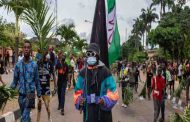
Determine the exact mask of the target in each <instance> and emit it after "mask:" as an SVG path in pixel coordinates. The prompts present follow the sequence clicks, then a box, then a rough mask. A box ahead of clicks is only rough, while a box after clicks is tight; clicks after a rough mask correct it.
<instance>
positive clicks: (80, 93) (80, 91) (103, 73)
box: [74, 62, 119, 111]
mask: <svg viewBox="0 0 190 122" xmlns="http://www.w3.org/2000/svg"><path fill="white" fill-rule="evenodd" d="M87 70H88V71H89V72H90V70H91V69H90V68H89V67H88V68H83V69H82V70H81V72H80V73H79V75H78V79H77V83H76V86H75V93H74V103H75V107H76V109H80V108H79V103H80V99H81V98H84V97H86V98H87V102H86V103H87V104H88V103H89V102H88V101H89V100H88V98H89V91H88V89H86V87H85V83H86V82H85V81H87V82H91V81H89V78H87V80H86V75H88V77H91V76H90V75H89V74H90V73H86V71H87ZM97 79H98V82H99V83H100V85H99V86H100V88H99V89H100V91H99V96H97V97H96V104H98V100H99V99H100V98H101V99H102V100H103V101H104V105H102V106H100V109H102V110H104V111H111V109H112V108H113V106H114V105H115V104H116V103H117V101H118V99H119V94H118V91H117V88H116V82H115V80H114V78H113V76H112V75H111V73H110V71H109V70H108V69H107V68H106V67H105V66H104V64H102V63H101V62H100V64H99V65H98V73H97Z"/></svg>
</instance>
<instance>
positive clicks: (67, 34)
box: [57, 23, 77, 46]
mask: <svg viewBox="0 0 190 122" xmlns="http://www.w3.org/2000/svg"><path fill="white" fill-rule="evenodd" d="M57 35H59V36H61V40H63V44H64V45H69V46H70V45H71V44H72V43H73V42H74V38H76V37H77V33H76V31H75V25H74V24H73V23H72V24H69V25H61V26H60V27H58V29H57Z"/></svg>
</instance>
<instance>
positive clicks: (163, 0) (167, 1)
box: [152, 0, 174, 17]
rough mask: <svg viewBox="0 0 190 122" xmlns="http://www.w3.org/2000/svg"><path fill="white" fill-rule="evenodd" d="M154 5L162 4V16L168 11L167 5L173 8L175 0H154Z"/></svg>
mask: <svg viewBox="0 0 190 122" xmlns="http://www.w3.org/2000/svg"><path fill="white" fill-rule="evenodd" d="M152 1H153V5H160V17H162V15H164V14H165V13H166V7H168V9H170V8H172V6H173V5H174V0H152Z"/></svg>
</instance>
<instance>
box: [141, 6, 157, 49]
mask: <svg viewBox="0 0 190 122" xmlns="http://www.w3.org/2000/svg"><path fill="white" fill-rule="evenodd" d="M152 6H153V4H151V5H150V7H148V8H147V9H146V10H145V9H144V8H143V9H141V12H142V14H141V15H140V18H141V19H142V21H143V23H144V25H145V31H146V37H147V34H148V33H149V32H150V29H151V27H152V22H155V20H156V19H158V18H159V17H158V15H157V14H156V13H155V11H156V8H153V7H152ZM146 47H148V41H147V40H146Z"/></svg>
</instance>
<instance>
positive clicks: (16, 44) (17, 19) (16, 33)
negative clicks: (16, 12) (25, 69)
mask: <svg viewBox="0 0 190 122" xmlns="http://www.w3.org/2000/svg"><path fill="white" fill-rule="evenodd" d="M18 23H19V17H18V16H16V28H15V35H16V36H15V42H16V43H15V54H16V57H15V61H16V62H17V61H18V52H19V26H18Z"/></svg>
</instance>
